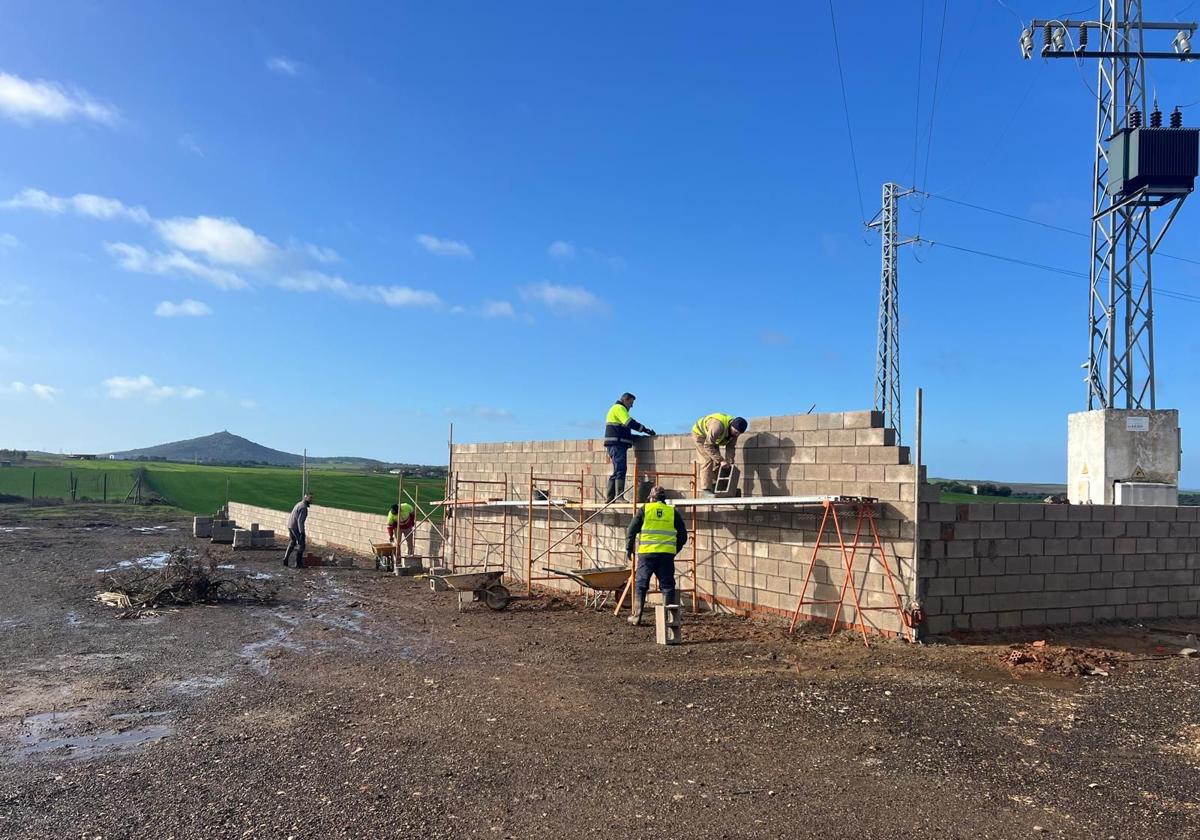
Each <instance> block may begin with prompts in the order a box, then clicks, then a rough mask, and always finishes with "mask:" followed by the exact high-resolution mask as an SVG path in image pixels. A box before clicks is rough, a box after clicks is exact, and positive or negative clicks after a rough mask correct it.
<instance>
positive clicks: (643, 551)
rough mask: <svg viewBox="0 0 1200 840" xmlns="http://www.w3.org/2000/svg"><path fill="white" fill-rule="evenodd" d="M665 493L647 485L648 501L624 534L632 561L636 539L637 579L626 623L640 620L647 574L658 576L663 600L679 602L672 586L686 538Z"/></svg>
mask: <svg viewBox="0 0 1200 840" xmlns="http://www.w3.org/2000/svg"><path fill="white" fill-rule="evenodd" d="M666 498H667V492H666V491H665V490H663V489H662V488H661V487H659V486H658V485H655V486H654V487H651V488H650V501H649V502H647V503H646V504H644V505H642V507H641V508H640V509H639V510H638V512H637V513H636V514H634V517H633V521H632V522H630V523H629V530H628V531H627V532H626V534H625V553H626V554H627V555H628V557H629V559H630V561H632V560H633V546H634V542H635V541H636V542H637V554H638V565H637V578H636V579H635V582H634V587H633V614H632V615H630V616H629V623H630V624H633V625H638V624H641V623H642V609H643V608H644V607H645V605H646V593H647V592H648V591H649V590H650V575H654V576H655V577H656V578H658V588H659V589H661V590H662V593H663V601H664V602H665V603H668V604H678V603H679V595H678V593H677V592H676V589H675V555H676V554H678V553H679V552H680V551H681V550H682V549H683V547H684V546H685V545H686V544H687V541H688V532H687V526H686V525H684V524H683V517H682V516H680V515H679V513H678V512H677V511H676V510H675V508H673V507H671V506H670V505H668V504H666V503H665V501H664V500H665V499H666Z"/></svg>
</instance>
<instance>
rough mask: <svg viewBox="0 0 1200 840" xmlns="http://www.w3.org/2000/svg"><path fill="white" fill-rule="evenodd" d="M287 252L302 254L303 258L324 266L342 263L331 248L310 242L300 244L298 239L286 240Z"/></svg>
mask: <svg viewBox="0 0 1200 840" xmlns="http://www.w3.org/2000/svg"><path fill="white" fill-rule="evenodd" d="M288 250H289V251H292V252H296V253H300V254H303V255H304V256H306V257H308V258H310V259H312V260H315V261H317V262H319V263H323V264H325V265H331V264H333V263H335V262H341V261H342V255H341V254H339V253H338V252H337V251H335V250H333V249H332V248H324V247H322V246H320V245H314V244H312V243H311V242H301V241H300V240H298V239H289V240H288Z"/></svg>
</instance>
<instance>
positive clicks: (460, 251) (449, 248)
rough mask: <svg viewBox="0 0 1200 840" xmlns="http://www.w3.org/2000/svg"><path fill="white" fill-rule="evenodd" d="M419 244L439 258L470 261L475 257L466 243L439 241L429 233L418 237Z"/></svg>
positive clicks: (449, 240)
mask: <svg viewBox="0 0 1200 840" xmlns="http://www.w3.org/2000/svg"><path fill="white" fill-rule="evenodd" d="M417 243H418V244H420V246H421V247H422V248H424V249H425V250H426V251H428V252H429V253H431V254H437V255H438V256H439V257H463V258H465V259H468V260H469V259H472V258H473V257H474V256H475V255H474V254H473V253H471V249H470V248H469V247H467V244H466V243H465V242H456V241H455V240H453V239H438V238H437V237H436V236H430V235H429V234H428V233H422V234H420V235H418V236H417Z"/></svg>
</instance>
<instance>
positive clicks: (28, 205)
mask: <svg viewBox="0 0 1200 840" xmlns="http://www.w3.org/2000/svg"><path fill="white" fill-rule="evenodd" d="M0 207H5V208H7V209H10V210H37V211H39V212H41V213H50V214H53V215H56V216H58V215H62V214H63V213H75V214H76V215H79V216H88V217H90V218H93V219H100V220H101V221H106V222H107V221H111V220H112V219H127V220H129V221H131V222H137V223H138V224H143V225H144V224H146V223H147V222H149V221H150V214H149V213H147V212H146V208H144V207H129V206H128V205H125V204H122V203H121V202H120V201H118V200H117V199H115V198H107V197H105V196H102V195H92V194H91V193H76V194H75V195H72V196H58V195H50V194H49V193H47V192H44V191H43V190H35V189H25V190H21V191H20V192H19V193H17V194H16V195H14V196H13V197H12V198H10V199H7V200H5V201H3V202H0Z"/></svg>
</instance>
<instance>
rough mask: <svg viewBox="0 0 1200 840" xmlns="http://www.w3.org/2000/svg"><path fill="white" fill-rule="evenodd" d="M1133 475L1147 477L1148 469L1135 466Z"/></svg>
mask: <svg viewBox="0 0 1200 840" xmlns="http://www.w3.org/2000/svg"><path fill="white" fill-rule="evenodd" d="M1133 477H1134V478H1145V477H1146V471H1145V470H1144V469H1142V468H1141V467H1134V468H1133Z"/></svg>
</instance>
